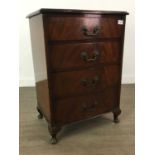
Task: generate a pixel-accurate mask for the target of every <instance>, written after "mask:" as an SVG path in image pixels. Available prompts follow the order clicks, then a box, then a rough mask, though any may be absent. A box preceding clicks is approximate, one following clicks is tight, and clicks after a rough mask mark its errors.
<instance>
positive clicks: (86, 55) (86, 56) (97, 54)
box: [81, 51, 99, 62]
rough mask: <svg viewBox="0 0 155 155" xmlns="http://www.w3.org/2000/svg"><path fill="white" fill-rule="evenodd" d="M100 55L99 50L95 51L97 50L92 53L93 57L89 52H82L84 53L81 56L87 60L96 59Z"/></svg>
mask: <svg viewBox="0 0 155 155" xmlns="http://www.w3.org/2000/svg"><path fill="white" fill-rule="evenodd" d="M98 56H99V52H98V51H95V52H94V53H93V55H92V57H91V58H89V56H88V53H87V52H82V53H81V58H82V60H84V61H86V62H90V61H96V60H97V58H98Z"/></svg>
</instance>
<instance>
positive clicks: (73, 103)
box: [55, 88, 118, 125]
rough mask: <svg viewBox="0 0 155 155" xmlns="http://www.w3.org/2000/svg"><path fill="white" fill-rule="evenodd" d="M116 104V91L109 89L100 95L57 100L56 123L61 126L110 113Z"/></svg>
mask: <svg viewBox="0 0 155 155" xmlns="http://www.w3.org/2000/svg"><path fill="white" fill-rule="evenodd" d="M117 102H118V89H117V88H109V89H106V91H103V92H102V93H97V94H93V95H85V96H80V97H71V98H67V99H63V100H58V101H57V104H56V113H55V114H56V121H57V122H59V123H60V124H61V125H63V124H67V123H71V122H74V121H79V120H82V119H87V118H90V117H93V116H96V115H99V114H102V113H104V112H109V111H111V110H112V109H113V108H114V106H115V104H116V103H117Z"/></svg>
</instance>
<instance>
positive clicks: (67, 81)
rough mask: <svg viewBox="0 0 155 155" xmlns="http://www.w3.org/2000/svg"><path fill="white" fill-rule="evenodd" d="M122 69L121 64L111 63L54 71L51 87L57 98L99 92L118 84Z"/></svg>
mask: <svg viewBox="0 0 155 155" xmlns="http://www.w3.org/2000/svg"><path fill="white" fill-rule="evenodd" d="M120 71H121V68H120V66H119V65H109V66H107V67H104V68H103V69H95V68H94V69H89V70H81V71H71V72H58V73H53V74H52V75H51V78H50V80H51V83H52V85H51V89H52V90H53V91H52V92H53V95H54V96H56V97H57V98H59V97H66V96H67V97H68V96H72V95H77V94H81V95H82V94H85V93H92V92H99V91H102V90H104V89H105V88H106V87H111V86H115V85H118V84H119V81H120Z"/></svg>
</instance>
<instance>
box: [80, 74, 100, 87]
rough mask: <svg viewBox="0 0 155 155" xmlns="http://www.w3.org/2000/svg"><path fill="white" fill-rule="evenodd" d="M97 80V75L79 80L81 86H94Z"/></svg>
mask: <svg viewBox="0 0 155 155" xmlns="http://www.w3.org/2000/svg"><path fill="white" fill-rule="evenodd" d="M98 82H99V77H98V76H95V77H93V78H84V79H82V80H81V85H83V86H95V85H96V84H97V83H98Z"/></svg>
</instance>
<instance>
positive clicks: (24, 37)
mask: <svg viewBox="0 0 155 155" xmlns="http://www.w3.org/2000/svg"><path fill="white" fill-rule="evenodd" d="M18 5H19V14H18V18H19V51H20V57H19V59H20V65H19V74H20V79H19V80H20V81H19V85H20V86H34V85H35V79H34V70H33V60H32V51H31V40H30V30H29V21H28V19H26V16H27V15H28V14H29V13H31V12H33V11H36V10H38V9H40V8H58V9H60V8H62V9H87V10H118V11H128V12H129V15H128V16H127V19H126V30H125V42H124V60H123V72H122V83H134V82H135V81H134V79H135V71H134V65H135V60H134V59H135V57H134V56H135V53H134V43H135V40H134V39H135V36H134V24H135V23H134V1H133V0H125V1H124V0H108V1H107V0H20V1H19V3H18Z"/></svg>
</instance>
